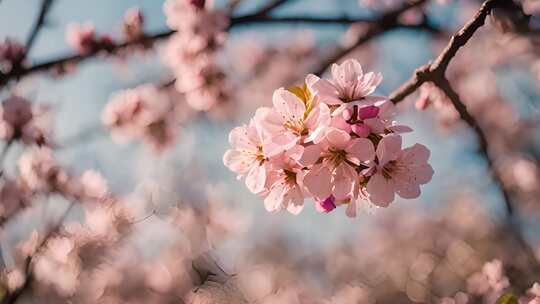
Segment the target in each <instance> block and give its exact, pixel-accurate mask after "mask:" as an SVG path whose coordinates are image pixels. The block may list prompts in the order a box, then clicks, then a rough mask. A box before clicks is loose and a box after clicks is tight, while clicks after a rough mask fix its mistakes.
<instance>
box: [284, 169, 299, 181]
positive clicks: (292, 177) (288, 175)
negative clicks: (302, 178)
mask: <svg viewBox="0 0 540 304" xmlns="http://www.w3.org/2000/svg"><path fill="white" fill-rule="evenodd" d="M283 173H285V182H287V183H296V173H295V172H293V171H290V170H287V169H283Z"/></svg>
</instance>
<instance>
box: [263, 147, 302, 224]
mask: <svg viewBox="0 0 540 304" xmlns="http://www.w3.org/2000/svg"><path fill="white" fill-rule="evenodd" d="M289 153H290V151H288V152H287V153H282V154H281V155H280V157H279V158H278V159H276V160H274V161H273V163H272V165H273V167H272V168H271V172H272V175H270V176H269V177H268V179H269V181H268V184H269V185H270V186H269V192H268V195H267V196H266V198H265V199H264V206H265V207H266V210H268V211H270V212H276V211H280V210H282V209H287V211H289V212H290V213H292V214H299V213H300V212H301V211H302V209H303V208H304V197H305V194H304V187H303V185H302V178H303V172H302V166H301V165H299V164H298V162H297V161H296V160H295V159H294V156H293V154H295V152H293V153H290V154H289ZM291 156H292V157H291Z"/></svg>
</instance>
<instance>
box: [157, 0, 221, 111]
mask: <svg viewBox="0 0 540 304" xmlns="http://www.w3.org/2000/svg"><path fill="white" fill-rule="evenodd" d="M207 4H208V3H207V2H205V1H185V0H168V1H166V2H165V4H164V6H163V10H164V12H165V15H166V16H167V24H168V25H169V26H170V27H171V28H172V29H174V30H176V31H177V32H176V33H175V34H174V35H173V36H172V37H171V38H170V39H169V41H168V43H167V47H166V49H165V51H164V53H163V58H164V61H165V63H166V64H167V65H168V66H170V67H171V68H172V70H173V72H174V74H175V76H176V81H175V87H176V89H177V90H178V91H179V92H181V93H184V94H185V97H186V102H187V103H188V104H189V105H190V106H192V107H193V108H194V109H196V110H199V111H207V110H210V109H211V108H213V107H214V106H215V105H217V104H220V103H223V101H225V100H227V98H228V95H229V94H228V85H227V84H226V83H225V81H224V79H225V77H224V73H223V71H222V69H221V68H220V67H219V65H218V64H217V60H216V51H217V50H218V49H219V48H220V47H221V46H222V45H223V43H224V41H225V36H226V35H225V30H226V28H227V26H228V24H229V16H228V13H227V12H225V11H220V10H214V9H212V7H211V5H207Z"/></svg>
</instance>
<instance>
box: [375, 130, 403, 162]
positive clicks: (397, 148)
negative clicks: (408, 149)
mask: <svg viewBox="0 0 540 304" xmlns="http://www.w3.org/2000/svg"><path fill="white" fill-rule="evenodd" d="M400 152H401V136H399V135H395V134H391V135H388V136H385V137H383V139H382V140H381V141H380V142H379V145H378V146H377V158H378V159H379V166H384V165H386V164H387V163H388V162H389V161H392V160H396V159H397V157H398V155H399V153H400Z"/></svg>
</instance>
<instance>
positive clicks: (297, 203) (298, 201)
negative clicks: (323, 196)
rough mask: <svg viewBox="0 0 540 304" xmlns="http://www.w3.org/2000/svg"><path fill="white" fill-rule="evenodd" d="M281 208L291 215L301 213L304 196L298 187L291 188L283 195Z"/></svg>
mask: <svg viewBox="0 0 540 304" xmlns="http://www.w3.org/2000/svg"><path fill="white" fill-rule="evenodd" d="M283 206H286V207H287V210H289V212H291V213H293V214H298V213H299V212H300V211H302V208H303V207H304V195H303V193H302V191H301V190H300V187H298V185H295V186H292V187H291V188H290V189H288V190H287V191H286V192H285V195H284V196H283ZM289 208H290V209H289ZM294 212H298V213H294Z"/></svg>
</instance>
